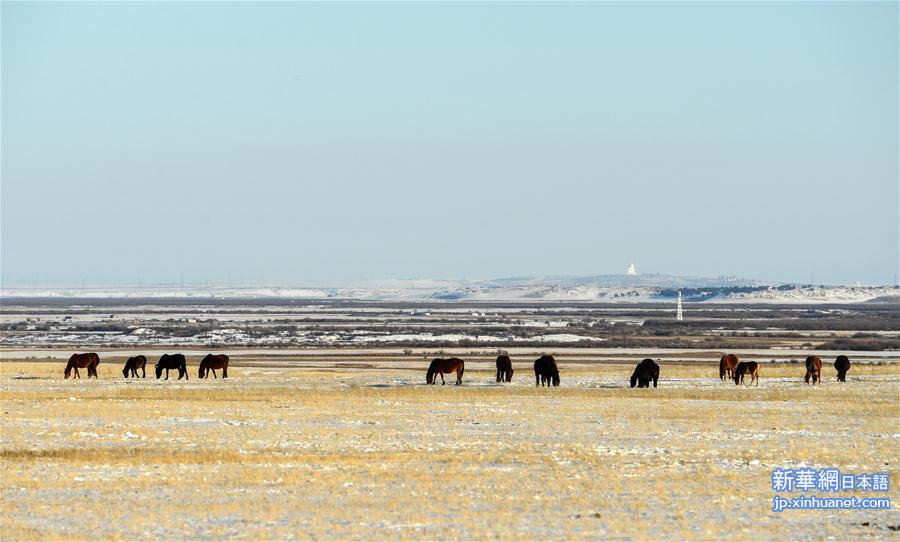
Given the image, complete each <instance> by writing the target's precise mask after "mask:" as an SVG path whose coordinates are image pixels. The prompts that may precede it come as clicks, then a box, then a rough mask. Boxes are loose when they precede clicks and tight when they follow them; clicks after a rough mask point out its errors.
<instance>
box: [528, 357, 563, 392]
mask: <svg viewBox="0 0 900 542" xmlns="http://www.w3.org/2000/svg"><path fill="white" fill-rule="evenodd" d="M550 384H553V385H554V386H559V368H558V367H557V366H556V359H554V358H553V356H547V355H544V356H541V357H539V358H538V359H536V360H534V387H538V386H547V387H548V388H549V387H550Z"/></svg>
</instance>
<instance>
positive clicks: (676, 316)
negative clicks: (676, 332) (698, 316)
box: [675, 290, 684, 322]
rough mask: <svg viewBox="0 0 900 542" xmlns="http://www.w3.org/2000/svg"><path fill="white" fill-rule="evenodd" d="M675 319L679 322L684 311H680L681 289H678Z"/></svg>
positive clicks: (682, 318) (682, 317)
mask: <svg viewBox="0 0 900 542" xmlns="http://www.w3.org/2000/svg"><path fill="white" fill-rule="evenodd" d="M675 319H676V320H678V321H679V322H680V321H682V320H684V313H682V312H681V290H679V291H678V307H677V308H676V309H675Z"/></svg>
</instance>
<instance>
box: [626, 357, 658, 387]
mask: <svg viewBox="0 0 900 542" xmlns="http://www.w3.org/2000/svg"><path fill="white" fill-rule="evenodd" d="M651 380H652V381H653V387H654V388H655V387H656V383H657V382H659V365H657V363H656V362H655V361H653V360H652V359H650V358H647V359H645V360H643V361H641V362H640V363H638V364H637V367H635V368H634V372H633V373H631V387H632V388H633V387H635V386H637V387H639V388H649V387H650V381H651Z"/></svg>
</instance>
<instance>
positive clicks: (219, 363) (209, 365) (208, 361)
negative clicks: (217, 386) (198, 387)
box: [199, 354, 228, 378]
mask: <svg viewBox="0 0 900 542" xmlns="http://www.w3.org/2000/svg"><path fill="white" fill-rule="evenodd" d="M216 369H222V378H228V356H226V355H225V354H219V355H217V356H214V355H212V354H206V357H205V358H203V361H201V362H200V370H199V375H200V378H209V372H210V371H212V375H213V378H219V377H217V376H216Z"/></svg>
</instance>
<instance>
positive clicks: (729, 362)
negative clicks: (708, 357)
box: [719, 354, 738, 380]
mask: <svg viewBox="0 0 900 542" xmlns="http://www.w3.org/2000/svg"><path fill="white" fill-rule="evenodd" d="M737 364H738V357H737V356H736V355H734V354H725V355H724V356H722V359H720V360H719V380H725V377H726V376H727V377H728V379H729V380H731V379H732V378H734V368H735V367H737Z"/></svg>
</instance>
